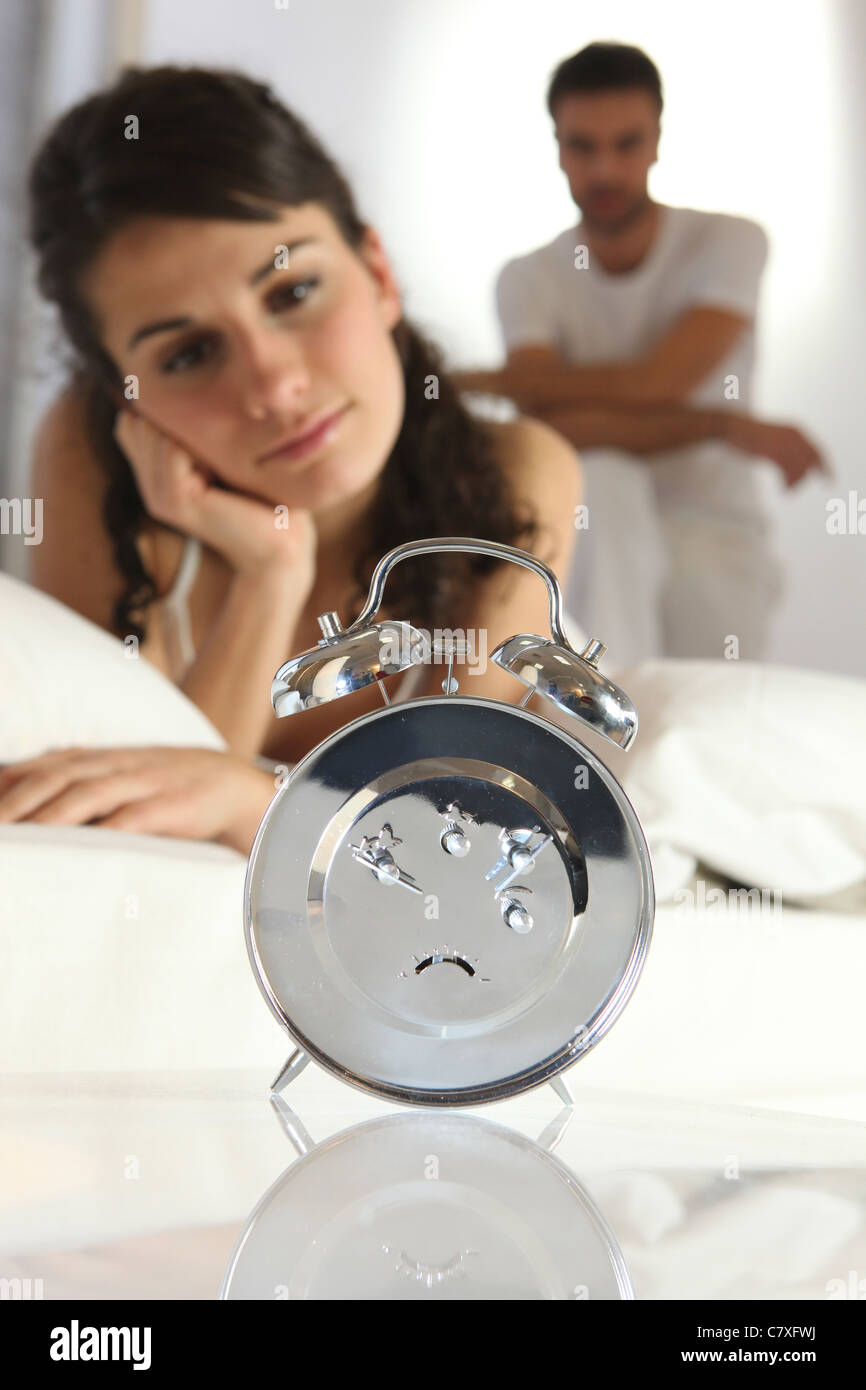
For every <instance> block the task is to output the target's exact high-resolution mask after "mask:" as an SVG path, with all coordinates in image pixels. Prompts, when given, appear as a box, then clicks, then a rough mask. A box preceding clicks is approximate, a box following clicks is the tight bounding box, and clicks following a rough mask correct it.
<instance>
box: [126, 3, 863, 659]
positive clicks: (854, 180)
mask: <svg viewBox="0 0 866 1390" xmlns="http://www.w3.org/2000/svg"><path fill="white" fill-rule="evenodd" d="M124 2H126V3H129V0H120V3H121V5H123V3H124ZM281 3H282V0H184V3H183V4H182V5H178V3H177V0H134V4H133V5H132V9H133V10H134V12H135V17H136V19H137V21H138V23H139V32H140V36H141V37H140V44H141V54H140V60H141V61H143V62H147V63H155V62H167V61H172V62H175V61H186V62H194V63H198V64H215V65H216V64H219V65H225V66H235V67H239V68H242V69H244V70H246V71H248V72H250V73H252V74H254V75H258V76H260V77H263V78H265V79H267V80H269V81H270V82H272V83H273V85H274V86H275V88H276V89H277V90H278V91H279V93H280V95H281V96H282V97H283V99H284V100H286V101H287V103H288V104H289V105H292V106H294V107H295V108H296V109H297V110H298V112H299V113H300V114H301V115H302V116H304V117H305V118H306V119H307V120H308V121H309V123H310V124H311V125H312V126H313V128H314V129H315V130H316V131H317V132H318V133H319V134H320V135H321V136H322V138H323V139H324V141H325V142H326V144H327V145H328V146H329V148H330V149H331V150H332V152H333V153H334V154H335V155H336V156H337V157H338V159H339V160H340V161H341V163H342V164H343V167H344V169H345V171H346V172H347V174H348V175H349V177H350V179H351V181H352V183H353V185H354V187H355V189H356V191H357V193H358V195H359V201H360V205H361V210H362V213H363V214H364V215H366V216H367V217H368V218H369V219H370V220H371V221H372V222H374V223H375V224H376V225H377V226H378V227H379V229H380V230H381V231H382V233H383V235H384V237H385V240H386V245H387V246H388V247H389V249H390V252H391V254H392V257H393V259H394V261H395V264H396V266H397V269H398V272H399V274H400V277H401V280H402V283H403V286H404V289H405V290H406V301H407V311H408V312H409V313H410V314H411V315H413V316H414V317H415V318H416V319H417V320H418V321H419V322H421V323H422V324H424V325H425V326H426V327H427V328H429V329H431V330H433V331H434V332H435V333H436V334H437V335H438V336H439V338H440V339H441V340H442V342H443V343H444V345H445V346H446V347H447V348H448V349H449V351H450V353H451V355H452V360H454V361H455V362H458V361H459V362H462V363H468V362H475V361H477V360H481V359H483V360H485V361H488V362H490V363H491V364H492V363H495V362H497V361H498V360H500V359H501V349H500V344H499V339H498V332H497V326H496V319H495V316H494V312H493V304H492V282H493V277H494V275H495V273H496V271H497V270H498V268H499V267H500V265H501V264H502V262H503V261H504V260H505V259H507V258H508V257H510V256H512V255H514V254H516V253H518V252H521V251H524V250H528V249H530V248H531V247H533V246H535V245H538V244H539V243H541V242H542V241H546V240H548V239H549V238H550V237H552V236H553V235H555V234H556V233H557V232H558V231H560V230H561V229H562V228H563V227H565V226H567V225H568V224H569V222H571V221H573V220H574V219H575V218H576V215H577V213H576V209H575V208H574V205H573V204H572V202H571V199H570V197H569V194H568V189H567V186H566V184H565V181H564V179H563V176H562V175H561V174H560V172H559V170H558V167H557V162H556V150H555V145H554V142H553V136H552V131H551V125H550V120H549V118H548V116H547V113H546V111H545V107H544V91H545V87H546V82H547V79H548V77H549V75H550V72H551V71H552V69H553V67H554V66H555V64H556V62H558V61H559V59H560V58H562V57H564V56H566V55H568V54H569V53H572V52H575V51H576V50H577V49H578V48H580V47H582V46H583V45H584V44H585V43H587V42H589V41H591V40H593V39H600V38H612V39H621V40H624V41H627V42H632V43H636V44H639V45H640V46H641V47H644V48H645V49H646V50H647V52H648V53H649V54H650V56H651V57H652V58H653V60H654V61H655V62H656V64H657V65H658V67H659V69H660V71H661V74H662V80H663V83H664V87H665V94H666V102H665V112H664V116H663V137H662V144H661V147H660V160H659V164H658V165H657V166H656V169H655V170H654V171H653V174H652V182H651V191H652V193H653V195H654V196H655V197H657V198H659V199H661V200H663V201H667V202H672V203H679V204H686V205H691V206H694V207H701V208H709V209H718V210H723V211H729V212H735V213H743V214H746V215H748V216H751V217H755V218H757V219H758V220H759V221H761V222H762V223H763V225H764V226H765V227H766V229H767V231H768V234H769V236H770V240H771V261H770V266H769V270H768V274H767V277H766V282H765V291H764V300H763V306H762V321H761V324H760V328H759V353H760V360H759V372H758V379H757V390H756V409H757V410H758V411H759V412H761V413H763V414H766V415H768V416H771V417H775V418H778V419H786V420H790V421H792V422H796V423H798V424H800V425H801V426H802V427H804V428H805V429H807V431H808V432H809V433H810V434H812V435H813V436H814V437H815V438H816V439H817V440H818V441H819V442H820V443H821V444H822V445H823V446H824V448H825V449H826V451H827V453H828V456H829V458H830V461H831V464H832V466H833V468H834V469H835V471H836V475H837V476H836V477H835V478H834V479H832V480H831V481H830V483H829V485H828V484H827V483H822V482H818V481H815V480H810V481H808V482H806V483H804V484H801V486H800V487H799V488H797V489H796V490H794V491H793V492H788V491H786V490H785V489H784V488H783V486H782V485H781V482H780V483H779V485H778V489H777V491H776V498H775V500H776V505H777V507H778V513H779V522H780V527H781V544H782V550H783V553H784V554H785V556H786V558H787V561H788V564H789V567H790V581H789V584H790V588H789V594H788V598H787V602H786V605H785V609H784V612H783V614H782V615H781V620H780V622H779V624H778V631H777V634H776V639H775V645H774V648H773V651H772V653H771V656H772V659H773V660H776V661H781V662H784V663H787V664H790V665H805V666H812V665H827V666H828V667H830V668H831V669H835V670H838V671H848V672H851V673H857V674H860V675H862V676H866V644H864V642H863V635H864V629H866V622H864V618H866V599H864V592H866V559H864V557H866V535H864V536H858V535H843V536H830V535H828V533H827V531H826V526H825V520H826V511H825V503H826V500H827V498H828V497H829V496H846V495H847V492H848V490H849V489H852V488H853V489H859V494H858V495H859V496H860V497H864V498H866V485H864V483H863V480H862V474H863V470H862V439H863V426H864V414H866V412H864V407H863V378H864V370H863V368H864V355H866V354H864V349H863V333H862V326H861V317H862V312H863V307H864V305H866V294H864V290H866V284H864V280H866V272H864V262H863V255H862V249H861V248H862V246H863V244H864V240H866V207H864V191H863V170H864V167H866V129H864V112H866V96H864V90H863V84H862V81H860V78H859V74H860V72H861V71H862V68H863V63H864V57H866V6H864V5H863V4H862V3H861V0H796V3H795V4H793V5H792V4H791V3H790V0H727V3H726V4H725V5H723V6H709V5H706V4H694V3H693V0H654V2H653V4H652V5H648V4H647V3H646V0H620V3H618V4H617V5H616V6H615V7H614V6H605V7H603V8H601V9H599V8H598V7H593V6H584V5H575V4H574V0H535V3H534V4H527V3H526V2H525V0H288V3H287V5H286V7H285V8H282V7H281ZM599 15H601V16H602V18H601V19H600V20H599ZM864 526H866V520H864Z"/></svg>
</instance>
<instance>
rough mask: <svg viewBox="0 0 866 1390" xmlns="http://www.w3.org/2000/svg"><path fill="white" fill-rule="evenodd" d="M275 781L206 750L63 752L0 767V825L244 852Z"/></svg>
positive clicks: (243, 761)
mask: <svg viewBox="0 0 866 1390" xmlns="http://www.w3.org/2000/svg"><path fill="white" fill-rule="evenodd" d="M276 790H277V784H276V780H275V778H274V776H273V775H272V774H271V773H269V772H265V771H264V770H263V769H262V768H259V767H256V766H255V765H254V764H253V763H251V762H250V761H249V760H248V759H246V758H243V757H240V756H239V755H238V754H235V753H228V752H225V753H223V752H220V751H218V750H213V749H209V748H167V747H157V748H154V747H148V748H60V749H56V750H52V751H51V752H50V753H44V754H43V755H42V756H41V757H38V758H29V759H27V760H26V761H23V762H18V763H10V764H9V765H8V766H7V767H4V768H0V823H4V824H8V823H9V822H14V821H33V822H36V823H37V824H42V825H99V826H103V827H110V828H112V829H114V830H129V831H134V832H135V833H137V834H140V835H171V836H177V837H179V838H182V839H191V840H217V841H218V842H219V843H220V844H224V845H230V846H231V847H232V848H233V849H237V850H239V851H240V852H241V853H242V854H249V852H250V849H251V848H252V843H253V840H254V838H255V833H256V829H257V828H258V825H259V822H260V821H261V819H262V816H263V815H264V813H265V811H266V810H267V808H268V805H269V804H270V801H271V799H272V797H273V796H274V794H275V792H276Z"/></svg>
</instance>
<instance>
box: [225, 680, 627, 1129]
mask: <svg viewBox="0 0 866 1390" xmlns="http://www.w3.org/2000/svg"><path fill="white" fill-rule="evenodd" d="M652 911H653V896H652V876H651V871H650V864H649V854H648V851H647V848H646V843H645V841H644V838H643V835H642V832H641V830H640V826H639V825H638V822H637V819H636V817H635V815H634V812H633V810H632V808H631V806H630V804H629V802H628V800H627V798H626V797H625V795H624V793H623V792H622V789H621V788H620V787H619V784H618V783H617V782H616V780H615V779H614V778H613V777H612V775H611V774H610V772H609V771H608V770H607V769H606V768H605V767H604V766H603V765H602V764H601V763H600V762H599V761H598V759H596V758H595V757H594V756H593V755H592V754H591V753H590V752H589V751H588V750H587V749H586V748H584V747H583V745H581V744H580V743H579V741H578V740H577V739H574V738H571V737H569V736H568V735H566V734H564V733H563V732H562V731H561V730H560V729H558V728H556V727H554V726H553V725H551V724H549V723H548V722H547V721H545V720H543V719H540V718H539V717H538V716H536V715H534V714H530V713H529V712H528V711H526V710H521V709H517V708H516V707H514V706H508V705H503V704H500V703H499V702H496V701H491V700H483V699H458V698H456V697H454V696H447V697H443V698H442V699H432V700H418V701H414V702H407V703H401V704H399V705H396V706H391V707H388V708H383V709H382V710H381V711H374V712H373V713H372V714H368V715H365V716H364V717H363V718H362V719H359V720H357V721H356V722H355V723H354V724H351V725H349V726H348V727H347V728H345V729H343V730H340V731H339V732H338V733H337V734H335V735H333V736H332V737H331V738H330V739H328V740H326V741H325V742H324V743H323V744H321V745H320V746H319V747H318V748H317V749H315V750H314V751H313V752H312V753H311V754H309V755H308V757H307V758H305V759H304V760H303V762H302V763H299V764H298V765H297V767H296V768H295V770H294V772H293V773H292V776H291V778H290V779H289V781H288V782H287V783H286V785H285V786H284V787H283V788H282V789H281V790H280V792H279V793H278V794H277V796H276V797H275V799H274V801H273V802H272V804H271V806H270V808H269V810H268V812H267V814H266V816H265V818H264V820H263V822H262V825H261V827H260V829H259V834H258V836H257V838H256V843H255V845H254V847H253V852H252V855H251V858H250V865H249V870H248V875H247V938H248V945H249V949H250V954H251V958H252V961H253V965H254V968H255V970H256V972H257V975H258V978H259V982H260V984H261V986H262V988H263V990H264V992H265V994H266V997H267V998H268V1001H269V1003H270V1004H271V1007H272V1008H273V1010H274V1012H275V1013H276V1015H277V1017H278V1018H279V1019H280V1021H281V1022H282V1023H283V1024H284V1025H285V1026H286V1027H287V1028H288V1030H289V1032H290V1033H291V1035H292V1036H293V1038H294V1039H295V1040H296V1041H297V1043H298V1044H299V1045H300V1046H301V1047H303V1049H304V1050H305V1051H307V1052H309V1053H310V1054H311V1055H312V1056H313V1057H315V1058H316V1059H317V1060H318V1061H320V1062H321V1063H322V1064H323V1065H325V1066H327V1067H329V1069H331V1070H332V1071H334V1072H336V1073H337V1074H338V1075H340V1076H342V1077H343V1078H344V1079H345V1080H347V1081H350V1082H352V1083H353V1084H356V1085H360V1086H362V1087H364V1088H366V1089H370V1090H374V1091H376V1092H377V1093H379V1094H382V1095H386V1096H389V1097H390V1098H393V1099H398V1100H407V1101H415V1102H420V1103H424V1104H428V1105H429V1104H452V1105H453V1104H473V1103H478V1102H481V1101H489V1100H493V1099H497V1098H499V1097H501V1096H504V1095H508V1094H512V1093H513V1092H515V1091H518V1090H522V1089H525V1088H526V1087H527V1086H531V1085H536V1084H540V1083H541V1082H542V1081H545V1080H548V1079H549V1078H550V1077H551V1076H553V1075H555V1074H556V1073H557V1072H558V1071H561V1070H562V1069H563V1068H564V1067H565V1066H568V1065H570V1063H571V1062H573V1061H574V1060H575V1059H576V1057H578V1056H580V1055H582V1053H583V1052H585V1051H587V1050H588V1049H589V1047H591V1046H593V1045H594V1043H595V1042H597V1041H598V1039H599V1037H601V1036H602V1034H603V1032H605V1031H606V1030H607V1028H608V1027H610V1025H611V1023H612V1022H613V1020H614V1018H615V1017H616V1016H617V1014H618V1013H619V1010H620V1009H621V1008H622V1006H623V1004H624V1002H625V999H626V998H627V996H628V994H629V993H630V992H631V989H632V988H633V987H634V983H635V981H636V978H637V975H638V973H639V971H640V967H641V965H642V962H643V957H644V954H645V952H646V948H647V945H648V941H649V933H650V929H651V922H652Z"/></svg>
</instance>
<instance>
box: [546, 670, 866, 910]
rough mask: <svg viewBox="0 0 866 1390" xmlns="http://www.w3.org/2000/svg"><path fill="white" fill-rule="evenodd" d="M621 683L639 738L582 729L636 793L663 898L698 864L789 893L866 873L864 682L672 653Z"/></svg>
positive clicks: (801, 896) (844, 882)
mask: <svg viewBox="0 0 866 1390" xmlns="http://www.w3.org/2000/svg"><path fill="white" fill-rule="evenodd" d="M603 665H604V663H603V662H602V666H603ZM613 679H614V680H615V681H616V683H617V684H618V685H621V686H622V687H623V689H624V690H626V691H627V692H628V694H629V695H630V696H631V698H632V700H633V701H634V704H635V706H636V708H637V711H638V721H639V723H638V734H637V738H636V739H635V741H634V743H633V745H632V747H631V748H630V749H629V750H628V751H625V752H624V751H623V750H622V749H620V748H617V747H616V746H615V745H613V744H610V743H607V742H606V741H605V740H603V739H600V738H598V737H597V736H596V735H594V734H592V733H587V734H586V735H584V733H583V732H578V734H577V737H578V738H580V739H581V741H583V742H586V743H587V745H588V746H589V748H590V750H591V751H592V752H595V753H597V754H598V756H599V757H600V758H601V759H602V761H603V762H605V763H606V765H607V766H608V767H609V768H610V769H611V771H612V772H613V773H614V775H615V776H616V777H617V778H618V779H619V781H620V782H621V783H622V785H623V787H624V788H625V791H626V793H627V795H628V796H629V798H630V800H631V801H632V803H633V805H634V808H635V810H636V812H637V814H638V817H639V819H640V821H641V824H642V826H643V829H644V833H645V834H646V837H647V840H648V842H649V845H650V851H651V855H652V859H653V868H654V872H655V876H656V884H657V889H658V890H659V891H658V897H659V900H660V901H663V900H664V898H666V897H669V896H670V895H671V894H672V893H673V892H674V891H676V889H677V888H679V887H680V886H681V885H682V884H684V883H685V882H686V880H687V879H688V878H689V876H690V874H691V873H692V872H693V871H694V869H695V867H696V865H697V864H698V863H700V864H703V865H705V866H706V867H708V868H710V869H712V870H714V871H716V872H717V873H719V874H722V875H724V876H726V877H728V878H731V879H734V880H735V881H736V883H738V884H741V885H743V886H745V887H749V888H766V889H768V890H771V891H772V890H775V891H776V892H777V893H779V894H781V895H782V900H783V901H784V900H785V899H791V900H795V901H799V902H810V901H814V900H818V899H821V900H825V899H826V898H828V897H829V896H830V895H833V894H839V893H842V892H844V891H845V890H848V889H850V888H851V887H852V885H854V884H857V883H860V882H862V881H863V880H864V879H866V793H864V787H866V681H862V680H858V679H856V678H854V677H850V676H840V675H834V674H828V673H826V672H823V671H806V670H799V669H793V668H790V667H784V666H773V665H766V664H759V663H757V662H748V661H722V660H719V661H698V660H673V659H665V660H658V661H644V662H641V663H639V664H638V665H636V666H633V667H629V668H624V669H622V670H617V671H616V672H615V673H613ZM557 722H559V721H557Z"/></svg>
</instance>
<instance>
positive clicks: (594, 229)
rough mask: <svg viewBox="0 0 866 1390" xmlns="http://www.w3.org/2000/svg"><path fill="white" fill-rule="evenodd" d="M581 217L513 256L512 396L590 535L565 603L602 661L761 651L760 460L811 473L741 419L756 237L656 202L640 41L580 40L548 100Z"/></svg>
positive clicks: (797, 453)
mask: <svg viewBox="0 0 866 1390" xmlns="http://www.w3.org/2000/svg"><path fill="white" fill-rule="evenodd" d="M547 104H548V109H549V111H550V114H551V117H552V119H553V122H554V127H555V134H556V140H557V144H558V146H559V163H560V168H561V169H562V170H563V172H564V173H565V175H566V177H567V179H568V183H569V188H570V190H571V195H572V198H573V200H574V202H575V203H576V205H577V206H578V207H579V208H580V211H581V214H582V218H581V221H580V222H579V223H578V224H577V226H576V227H574V226H572V227H569V228H568V229H567V230H566V231H565V232H563V233H562V234H561V235H559V236H557V237H556V238H555V239H554V240H553V241H551V242H550V243H549V244H548V245H546V246H543V247H541V248H539V249H538V250H536V251H533V252H530V253H529V254H528V255H524V256H519V257H517V258H516V259H515V260H512V261H509V262H508V264H507V265H506V266H505V267H504V269H503V270H502V272H501V273H500V275H499V278H498V281H497V285H496V298H497V307H498V311H499V317H500V322H501V327H502V332H503V337H504V340H505V345H506V350H507V362H506V366H505V368H504V369H503V370H500V371H494V372H485V371H480V372H458V373H456V379H457V382H458V385H460V386H462V387H463V388H464V389H467V390H479V391H484V392H493V393H496V394H501V395H506V396H510V397H511V398H512V399H513V400H514V401H515V402H516V404H517V405H518V406H519V407H520V408H521V409H522V410H524V411H526V412H527V413H529V414H534V415H537V416H539V417H540V418H542V419H544V420H546V421H547V422H548V423H549V424H551V425H553V426H554V427H555V428H557V429H558V430H560V431H561V433H562V434H564V435H565V436H566V437H567V438H568V439H570V440H571V441H572V442H573V443H574V444H575V445H577V446H579V447H580V448H581V460H582V462H583V465H584V472H585V477H586V502H587V514H586V520H587V522H588V526H587V529H586V530H581V532H580V534H579V537H578V545H577V546H576V548H575V565H574V569H573V570H572V573H571V575H570V576H569V578H568V582H567V584H566V585H565V590H566V607H567V608H568V609H569V610H570V611H571V612H572V613H573V615H574V616H575V617H576V618H577V620H578V621H579V622H580V623H581V625H582V626H583V627H584V628H585V629H591V630H592V632H593V633H597V635H598V636H599V637H601V638H602V640H603V641H605V642H606V643H607V645H608V646H609V647H610V649H611V657H612V658H615V659H616V661H617V664H619V665H622V664H625V663H626V662H628V661H632V660H638V659H641V658H643V657H649V656H660V655H665V656H683V657H686V656H690V657H725V656H727V657H742V658H744V659H751V660H755V659H758V658H760V657H761V656H763V655H764V652H765V649H766V645H767V639H768V635H769V625H770V620H771V618H772V615H773V612H774V610H775V608H776V606H777V603H778V600H779V598H780V596H781V591H782V584H781V571H780V566H779V562H778V560H777V558H776V557H775V556H774V554H773V553H772V550H771V546H770V523H769V514H768V509H767V504H766V501H765V499H764V490H765V483H766V479H765V478H764V477H762V476H761V473H762V470H761V465H760V463H759V462H758V461H757V460H758V459H759V458H764V459H769V460H772V461H773V462H774V463H776V465H777V466H778V467H779V468H781V470H782V472H783V473H784V476H785V478H786V481H787V483H788V485H789V486H793V485H794V484H795V483H797V482H798V481H799V480H800V479H801V478H802V477H803V476H805V474H806V473H808V472H809V471H810V470H811V469H813V468H821V467H823V464H822V462H821V460H820V458H819V455H818V453H817V452H816V450H815V448H814V447H813V445H812V444H811V443H810V441H809V440H807V439H806V438H805V437H804V436H803V435H802V434H801V433H800V432H799V430H797V429H795V428H793V427H791V426H787V425H778V424H771V423H767V422H764V421H759V420H756V419H754V418H753V417H752V416H751V415H750V414H749V404H750V393H751V376H752V365H753V358H754V319H755V311H756V305H757V298H758V289H759V284H760V278H761V273H762V271H763V268H764V264H765V261H766V257H767V238H766V235H765V233H764V232H763V230H762V229H761V227H759V226H758V224H757V223H755V222H752V221H749V220H747V219H746V218H742V217H733V216H729V215H726V214H724V213H710V212H701V211H698V210H696V209H693V208H684V207H672V206H668V205H666V204H663V203H658V202H655V201H654V200H653V199H652V198H651V197H650V195H649V193H648V191H647V179H648V175H649V170H650V168H651V167H652V165H653V164H654V163H655V162H656V159H657V156H658V141H659V136H660V132H661V126H660V116H661V111H662V90H661V80H660V78H659V74H658V71H657V69H656V68H655V66H654V64H653V63H652V62H651V60H650V59H649V58H648V57H647V55H646V54H645V53H643V52H642V51H641V50H640V49H638V48H633V47H631V46H629V45H624V44H617V43H593V44H590V45H589V46H588V47H587V48H584V49H582V50H581V52H579V53H577V54H575V55H574V56H573V57H571V58H568V59H567V60H565V61H564V62H563V63H561V64H560V65H559V67H558V68H557V69H556V71H555V72H554V74H553V77H552V80H551V83H550V86H549V90H548V97H547Z"/></svg>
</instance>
